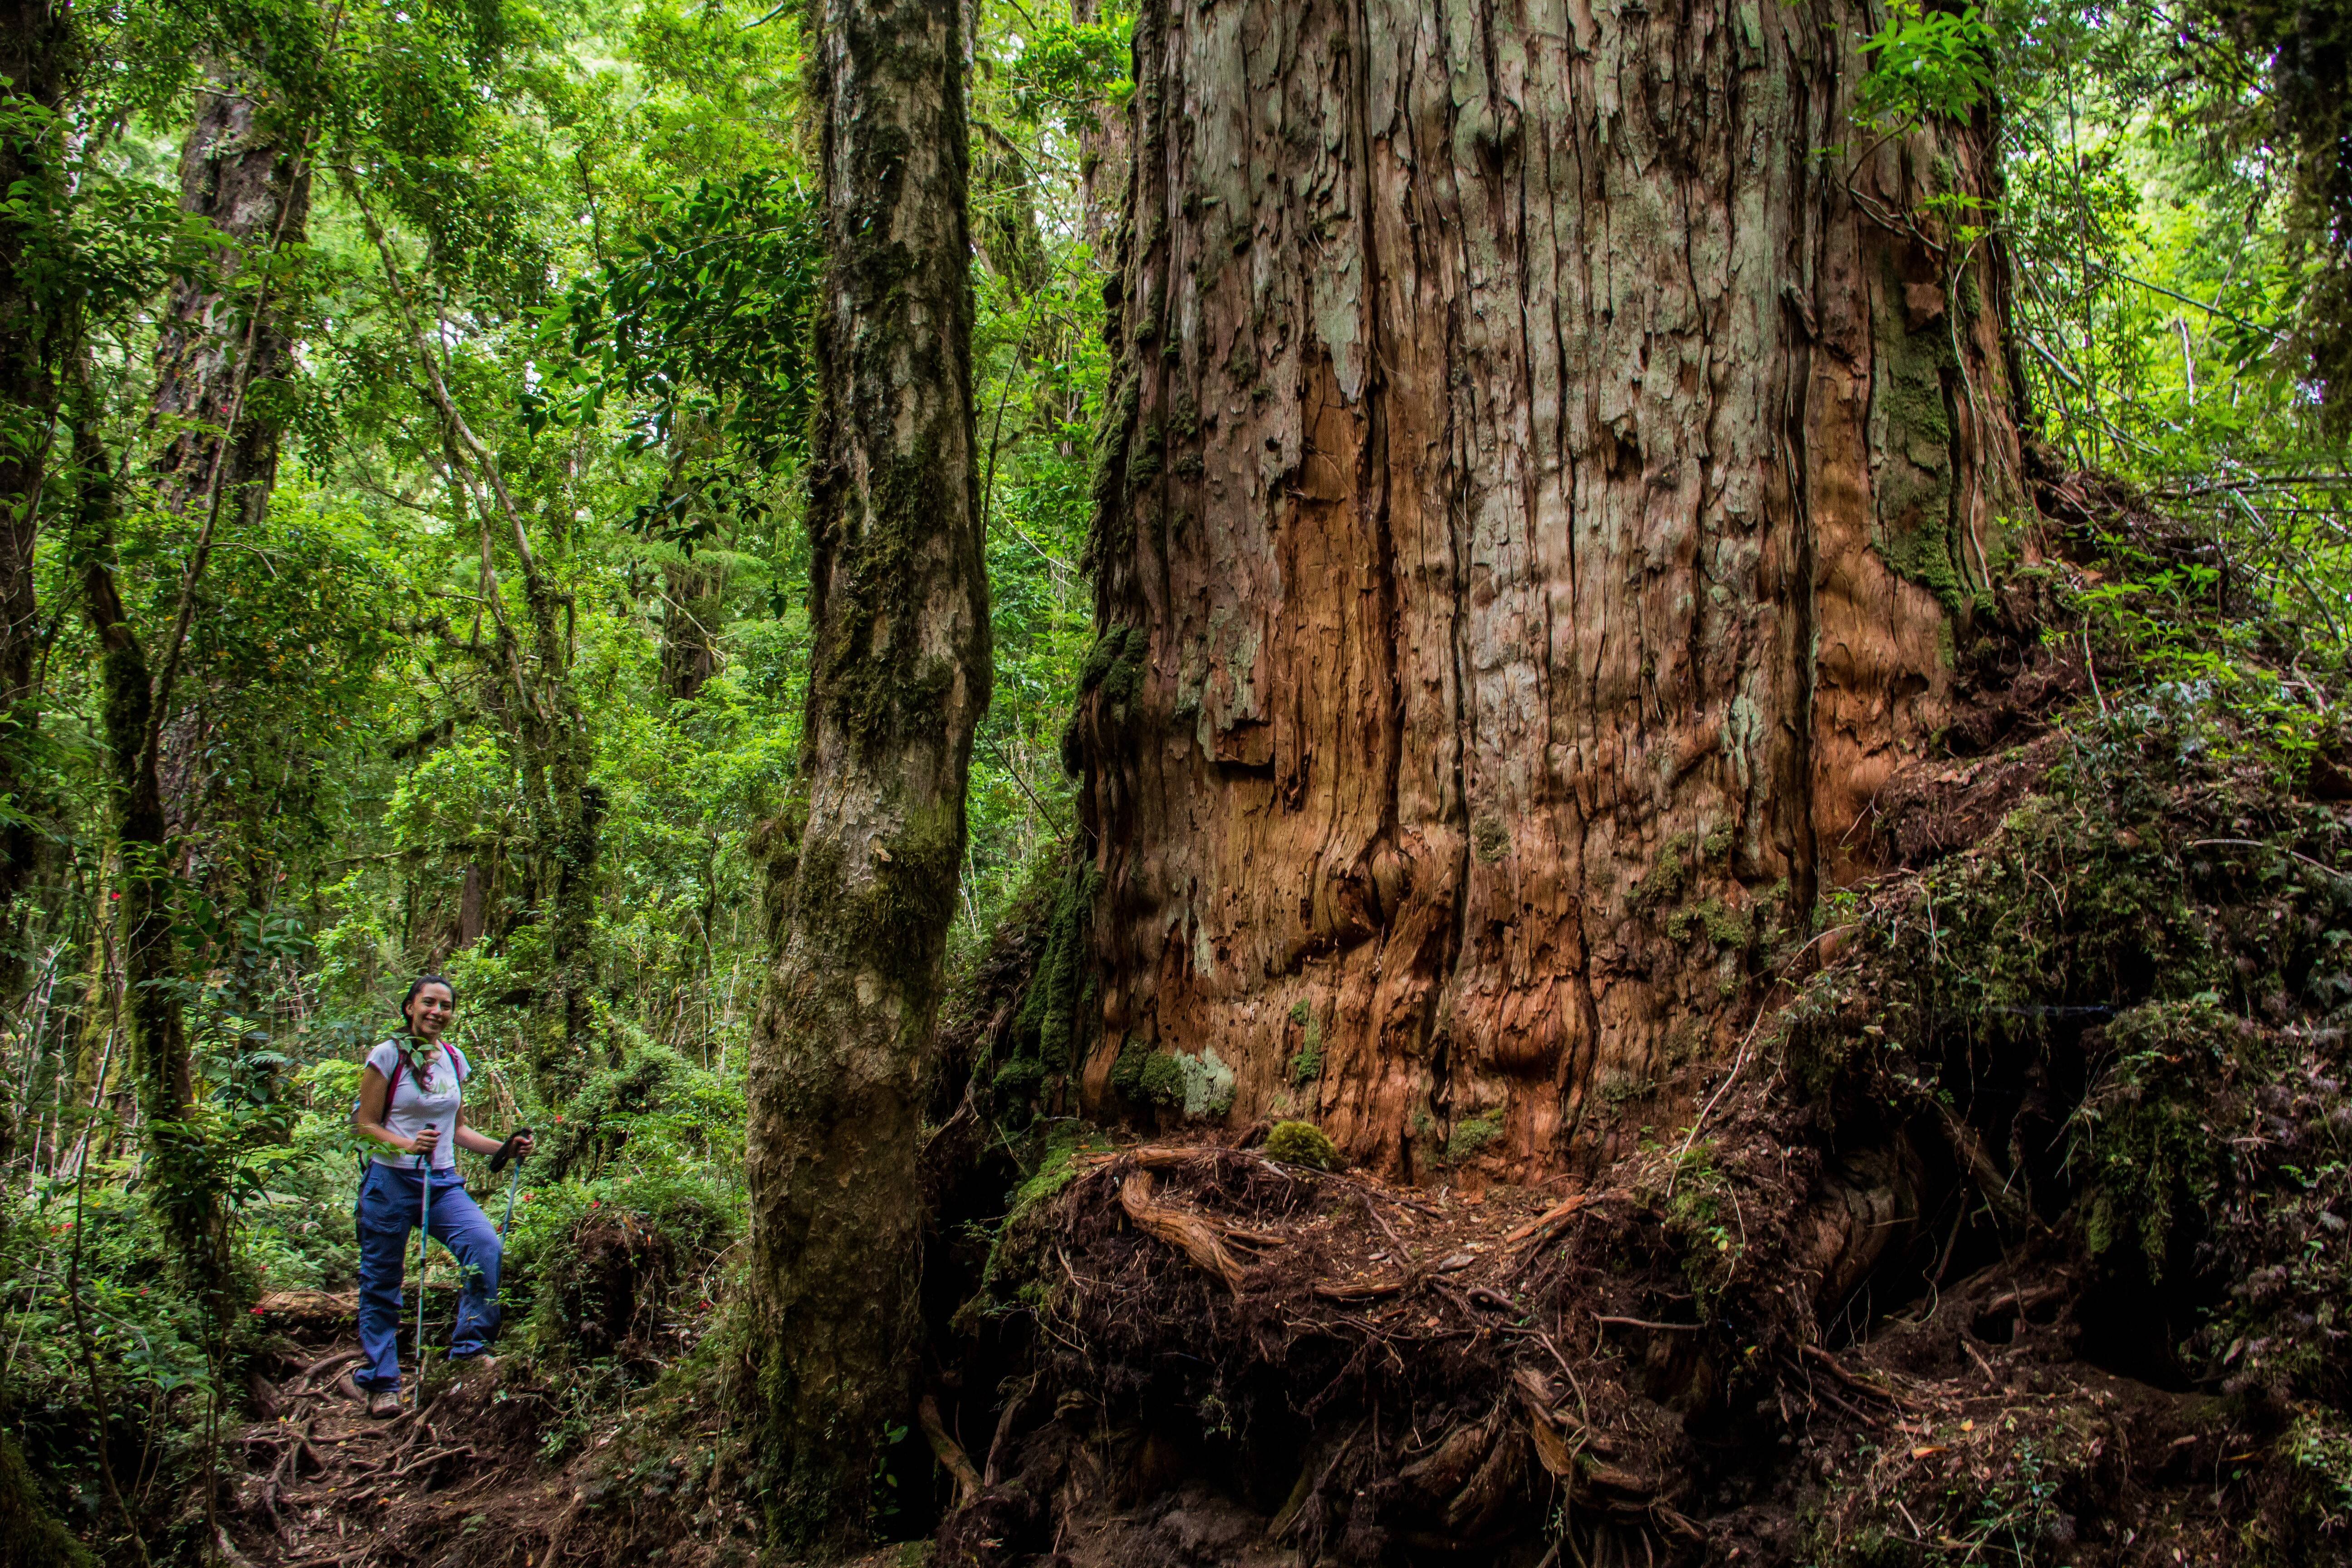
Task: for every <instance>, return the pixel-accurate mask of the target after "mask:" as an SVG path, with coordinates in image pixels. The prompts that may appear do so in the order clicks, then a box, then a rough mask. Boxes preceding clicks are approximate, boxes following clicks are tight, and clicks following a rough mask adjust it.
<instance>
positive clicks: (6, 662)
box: [0, 0, 73, 991]
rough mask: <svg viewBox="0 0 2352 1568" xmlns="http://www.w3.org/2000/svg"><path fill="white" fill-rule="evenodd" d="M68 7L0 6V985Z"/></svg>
mask: <svg viewBox="0 0 2352 1568" xmlns="http://www.w3.org/2000/svg"><path fill="white" fill-rule="evenodd" d="M71 15H72V14H71V13H70V12H69V11H68V10H67V9H66V8H65V7H63V6H60V5H52V4H49V3H47V0H7V3H6V4H5V5H0V113H5V116H6V120H7V124H8V126H9V133H8V134H7V135H6V136H5V137H0V191H8V192H12V193H21V195H19V197H18V199H16V200H14V201H11V202H9V203H8V204H6V205H5V207H0V802H5V803H6V804H7V805H8V806H9V807H10V808H11V809H10V810H9V811H7V812H6V813H5V814H0V816H5V821H0V987H5V989H7V990H10V991H13V990H14V989H15V978H14V970H15V967H16V958H15V957H14V954H15V953H16V952H17V949H18V943H17V942H15V941H14V940H13V939H12V938H11V937H10V936H9V935H8V934H7V933H8V931H9V930H10V927H11V922H12V921H13V914H14V909H15V905H16V893H17V891H18V889H20V888H22V887H23V886H24V884H25V880H26V877H27V876H28V875H29V874H30V872H31V869H32V867H33V864H34V861H35V858H36V856H37V853H38V852H39V848H40V843H41V837H40V835H39V833H38V832H37V830H36V827H35V825H34V823H33V822H31V821H30V820H28V819H27V817H26V812H25V807H26V799H25V790H26V786H27V784H29V783H30V776H31V775H30V773H29V771H28V770H27V769H26V766H25V761H26V757H27V755H28V751H29V744H30V742H31V739H32V735H33V732H34V731H35V730H36V729H37V727H38V725H39V723H40V710H39V692H38V689H37V684H36V680H35V668H36V662H37V661H36V655H37V652H38V650H39V647H40V641H41V620H40V614H39V606H38V605H37V601H36V596H35V590H34V582H33V549H34V539H35V536H36V533H37V529H38V524H39V519H38V517H37V503H38V500H39V496H40V491H41V483H42V476H43V475H44V473H45V472H46V471H47V468H48V462H47V458H48V445H49V440H50V432H51V427H52V421H53V420H54V419H55V417H56V416H57V407H58V365H59V363H60V357H61V355H62V353H63V352H64V349H65V341H66V339H67V338H68V336H69V335H70V334H69V331H68V323H67V322H66V321H63V320H61V318H60V313H59V306H58V301H57V300H52V299H47V298H45V297H44V296H43V294H42V291H41V289H39V287H38V285H37V278H38V277H39V274H40V262H39V252H40V251H41V249H42V248H43V247H44V244H45V236H46V235H47V231H48V227H49V223H50V219H49V217H48V216H47V215H49V214H50V213H52V212H54V210H55V197H54V195H53V192H52V185H53V183H54V182H55V181H56V180H57V179H58V163H59V160H60V155H61V153H62V152H63V139H64V135H65V126H64V124H63V122H62V121H53V120H51V119H50V118H49V117H50V116H53V115H54V114H55V112H56V110H57V109H58V105H59V104H61V103H62V102H63V101H64V100H65V94H66V90H67V86H68V78H69V74H70V71H71V68H72V63H73V62H72V58H71V47H72V41H73V29H72V24H71Z"/></svg>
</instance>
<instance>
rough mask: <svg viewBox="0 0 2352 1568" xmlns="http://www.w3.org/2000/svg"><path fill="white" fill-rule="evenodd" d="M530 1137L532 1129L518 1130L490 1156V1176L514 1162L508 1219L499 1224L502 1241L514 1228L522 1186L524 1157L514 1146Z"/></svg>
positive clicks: (508, 1188) (510, 1180) (508, 1199)
mask: <svg viewBox="0 0 2352 1568" xmlns="http://www.w3.org/2000/svg"><path fill="white" fill-rule="evenodd" d="M528 1137H530V1128H528V1127H518V1128H516V1129H515V1130H514V1131H513V1132H512V1133H511V1134H509V1136H508V1138H507V1141H506V1142H503V1143H501V1144H499V1152H497V1153H495V1154H493V1155H491V1156H490V1174H492V1175H494V1176H495V1175H497V1174H498V1173H499V1166H501V1165H503V1164H505V1163H507V1162H508V1161H509V1160H512V1161H513V1162H514V1174H513V1175H511V1176H509V1177H508V1178H507V1217H506V1218H504V1219H503V1220H500V1221H499V1240H501V1241H503V1240H505V1239H506V1234H507V1232H508V1231H509V1229H511V1228H513V1226H514V1201H515V1189H516V1188H517V1187H519V1186H520V1185H521V1184H522V1156H521V1155H520V1154H518V1153H516V1152H514V1146H515V1143H516V1141H517V1140H519V1139H523V1138H528Z"/></svg>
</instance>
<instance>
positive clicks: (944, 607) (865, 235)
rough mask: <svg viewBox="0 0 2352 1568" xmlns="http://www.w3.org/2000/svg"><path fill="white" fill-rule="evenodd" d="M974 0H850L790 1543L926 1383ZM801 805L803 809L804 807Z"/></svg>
mask: <svg viewBox="0 0 2352 1568" xmlns="http://www.w3.org/2000/svg"><path fill="white" fill-rule="evenodd" d="M960 9H961V7H960V5H959V0H896V3H893V0H825V3H824V5H823V6H822V14H821V24H822V26H821V33H820V36H819V38H818V45H817V47H818V54H817V62H816V70H817V78H818V82H819V86H820V89H821V93H820V99H821V102H822V104H823V106H824V133H823V143H822V147H823V163H824V189H825V215H826V247H827V256H826V259H827V276H826V280H825V284H824V292H823V294H822V295H821V297H820V298H821V300H822V304H821V307H820V314H819V317H818V326H817V333H818V338H817V351H818V352H817V360H818V364H819V366H820V368H821V374H822V382H821V386H820V398H819V404H818V413H817V420H816V426H815V430H814V439H813V441H812V443H811V445H812V469H811V476H810V503H809V529H810V537H811V542H812V544H813V547H814V553H813V559H812V563H811V567H810V601H811V606H810V607H811V619H812V622H813V624H814V633H815V647H814V654H813V664H812V672H811V678H810V684H809V698H808V713H807V721H806V725H805V729H804V731H803V733H804V735H805V737H806V739H805V742H804V747H805V749H804V752H803V764H802V766H803V781H804V783H805V786H806V789H807V792H808V794H807V797H806V800H805V803H804V805H803V807H801V808H798V810H803V811H804V812H805V816H803V817H801V819H800V820H799V821H798V822H797V823H793V824H790V825H788V830H792V831H793V836H794V837H796V842H794V843H792V844H790V845H788V846H787V847H786V848H785V850H784V853H783V854H782V856H780V857H778V858H775V859H774V860H773V861H772V864H771V868H770V873H769V875H770V878H771V889H772V902H773V905H774V907H775V908H776V909H777V910H778V914H777V918H776V928H775V941H776V952H777V957H776V960H775V963H774V966H773V968H772V972H771V973H770V975H769V980H768V985H767V991H766V994H765V997H764V999H763V1001H762V1004H761V1010H760V1016H759V1020H758V1024H757V1028H756V1031H755V1034H754V1037H753V1044H752V1053H753V1054H752V1058H751V1077H750V1100H751V1119H750V1132H751V1150H750V1160H749V1166H748V1176H749V1185H750V1188H751V1246H752V1256H751V1302H752V1307H753V1311H754V1314H755V1316H754V1331H755V1333H756V1336H757V1343H758V1355H759V1364H760V1371H761V1385H760V1395H761V1401H762V1403H763V1404H764V1406H765V1422H766V1428H767V1433H768V1442H767V1445H766V1447H767V1455H768V1461H769V1464H770V1467H771V1471H770V1485H769V1489H768V1519H769V1525H770V1530H771V1544H772V1547H775V1548H778V1549H781V1550H785V1551H791V1550H794V1549H799V1548H814V1549H818V1550H824V1549H828V1548H832V1547H835V1546H838V1545H840V1544H842V1543H844V1542H848V1541H851V1540H854V1539H856V1537H857V1536H859V1535H860V1534H862V1533H863V1532H864V1527H865V1524H866V1519H867V1517H868V1514H869V1510H870V1508H871V1505H872V1501H873V1494H872V1487H873V1476H874V1464H875V1458H876V1453H877V1445H878V1444H879V1442H880V1440H881V1437H882V1429H883V1426H884V1423H885V1422H886V1421H887V1420H890V1419H893V1418H903V1416H904V1414H905V1412H906V1411H907V1409H908V1402H909V1387H908V1379H909V1373H908V1362H909V1360H910V1354H911V1352H912V1349H913V1341H914V1338H915V1335H916V1332H917V1324H918V1319H917V1312H916V1294H915V1288H916V1281H917V1277H918V1273H919V1255H918V1224H919V1196H918V1194H917V1191H916V1183H915V1154H916V1142H917V1136H918V1132H919V1121H920V1115H919V1113H920V1108H921V1105H922V1098H921V1087H922V1086H921V1079H922V1076H923V1067H924V1062H925V1058H926V1056H927V1053H928V1051H929V1044H930V1039H931V1030H932V1024H933V1020H934V1018H935V1016H936V1014H937V1011H938V1006H939V997H940V962H941V958H942V956H943V953H944V951H945V946H946V934H947V928H948V925H949V922H950V921H951V919H952V918H953V916H954V911H955V896H956V878H957V872H958V868H959V867H960V866H961V862H962V858H963V844H964V790H965V783H966V777H967V773H968V769H969V765H970V760H971V737H972V730H973V727H974V726H975V724H976V723H977V722H978V721H979V718H980V715H981V713H982V710H984V708H985V707H986V705H987V701H988V691H989V675H990V666H989V632H988V592H987V584H986V580H985V577H984V575H983V571H984V568H983V565H982V550H981V535H980V523H979V497H978V475H977V473H976V471H975V464H974V462H973V456H972V411H971V363H970V353H971V297H970V292H969V284H968V281H967V272H966V268H967V258H969V257H970V255H971V245H970V238H969V235H968V232H967V218H966V216H965V185H966V170H965V158H966V154H967V144H966V142H965V122H964V106H963V83H962V59H961V52H962V51H961V31H960V15H959V13H960ZM795 815H798V811H796V812H795Z"/></svg>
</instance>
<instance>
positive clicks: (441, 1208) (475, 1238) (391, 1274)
mask: <svg viewBox="0 0 2352 1568" xmlns="http://www.w3.org/2000/svg"><path fill="white" fill-rule="evenodd" d="M424 1178H425V1173H424V1172H422V1171H409V1170H402V1169H399V1168H397V1167H395V1166H392V1165H379V1164H376V1163H374V1162H373V1161H371V1162H369V1163H368V1172H367V1175H366V1176H365V1177H363V1178H362V1180H361V1182H360V1202H359V1216H358V1217H359V1226H360V1349H361V1350H362V1352H365V1355H366V1359H365V1360H364V1361H362V1363H360V1367H359V1370H358V1371H357V1372H355V1373H352V1381H354V1382H356V1383H357V1384H359V1385H360V1386H361V1387H362V1388H369V1389H377V1388H398V1387H399V1386H400V1321H401V1318H402V1316H403V1313H402V1312H401V1310H400V1305H401V1303H400V1275H401V1269H402V1267H403V1266H404V1264H405V1263H406V1262H407V1259H408V1235H409V1232H411V1231H413V1230H415V1228H416V1219H417V1210H418V1209H419V1208H420V1207H422V1206H423V1204H424V1199H425V1192H424V1188H423V1186H422V1185H421V1184H422V1182H423V1181H424ZM431 1235H432V1237H433V1239H434V1240H436V1241H437V1242H439V1243H441V1245H442V1246H444V1247H447V1248H448V1249H449V1250H450V1252H452V1253H453V1254H455V1255H456V1257H457V1265H458V1268H459V1269H460V1270H461V1271H462V1273H463V1276H464V1279H465V1282H466V1283H465V1289H464V1290H463V1291H462V1292H461V1293H460V1294H459V1296H458V1298H457V1334H456V1336H455V1337H454V1338H452V1339H451V1340H450V1342H449V1353H450V1355H452V1356H453V1357H455V1356H469V1355H479V1354H480V1353H481V1352H484V1351H486V1350H488V1349H489V1348H490V1342H491V1341H492V1340H494V1339H496V1338H497V1337H498V1332H499V1255H500V1254H501V1253H502V1252H503V1251H504V1250H505V1248H504V1247H501V1246H500V1244H499V1233H498V1232H497V1231H496V1230H494V1229H492V1228H491V1227H490V1222H489V1220H488V1218H487V1217H485V1216H484V1215H483V1213H482V1210H481V1206H480V1205H478V1204H477V1203H475V1202H474V1200H473V1199H472V1198H471V1197H469V1196H467V1193H466V1184H465V1182H464V1181H463V1180H462V1179H460V1178H459V1176H458V1174H457V1172H455V1171H436V1172H434V1173H433V1228H432V1231H431ZM419 1286H420V1289H421V1288H422V1281H420V1282H419Z"/></svg>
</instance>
